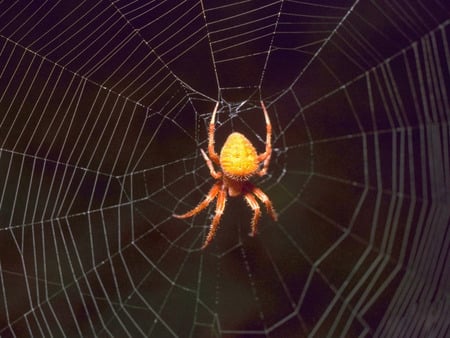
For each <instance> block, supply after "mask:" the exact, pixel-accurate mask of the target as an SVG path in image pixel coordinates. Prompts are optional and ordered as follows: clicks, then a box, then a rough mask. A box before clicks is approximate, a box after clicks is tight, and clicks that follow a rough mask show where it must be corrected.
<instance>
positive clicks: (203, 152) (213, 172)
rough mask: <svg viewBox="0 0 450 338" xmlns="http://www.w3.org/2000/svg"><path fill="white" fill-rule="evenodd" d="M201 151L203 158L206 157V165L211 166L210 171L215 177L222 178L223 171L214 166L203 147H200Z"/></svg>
mask: <svg viewBox="0 0 450 338" xmlns="http://www.w3.org/2000/svg"><path fill="white" fill-rule="evenodd" d="M200 151H201V152H202V155H203V158H204V159H205V162H206V165H207V166H208V168H209V172H210V173H211V176H212V177H214V178H215V179H218V178H221V177H222V173H221V172H217V171H216V170H215V169H214V166H213V164H212V162H211V160H210V159H209V157H208V155H206V153H205V151H204V150H203V149H200Z"/></svg>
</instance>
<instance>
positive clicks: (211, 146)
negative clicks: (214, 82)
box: [208, 101, 220, 164]
mask: <svg viewBox="0 0 450 338" xmlns="http://www.w3.org/2000/svg"><path fill="white" fill-rule="evenodd" d="M217 108H219V102H218V101H217V103H216V106H215V107H214V111H213V113H212V116H211V121H210V122H209V132H208V153H209V157H210V158H211V160H213V161H214V163H216V164H220V161H219V155H217V153H216V151H215V150H214V143H215V142H214V133H215V132H216V113H217Z"/></svg>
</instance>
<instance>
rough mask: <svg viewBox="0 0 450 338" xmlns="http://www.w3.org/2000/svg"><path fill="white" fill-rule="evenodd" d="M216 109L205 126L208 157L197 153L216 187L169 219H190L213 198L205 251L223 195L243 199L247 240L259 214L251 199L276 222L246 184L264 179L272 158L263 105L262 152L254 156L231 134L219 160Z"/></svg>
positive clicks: (271, 211)
mask: <svg viewBox="0 0 450 338" xmlns="http://www.w3.org/2000/svg"><path fill="white" fill-rule="evenodd" d="M218 106H219V102H217V103H216V106H215V108H214V111H213V113H212V117H211V121H210V123H209V132H208V154H209V157H208V155H207V154H206V153H205V151H204V150H203V149H200V151H201V153H202V155H203V158H204V159H205V162H206V165H207V166H208V168H209V171H210V173H211V176H212V177H214V178H215V179H216V183H215V184H214V185H213V186H212V188H211V189H210V190H209V192H208V194H207V195H206V197H205V198H204V199H203V200H202V201H201V202H200V203H199V204H198V205H197V206H196V207H195V208H194V209H192V210H190V211H188V212H186V213H185V214H182V215H177V214H173V217H176V218H188V217H192V216H194V215H196V214H198V213H199V212H201V211H202V210H203V209H205V208H206V207H207V206H208V205H209V204H210V203H211V202H212V201H213V200H214V199H215V198H216V197H217V202H216V210H215V215H214V218H213V220H212V223H211V226H210V229H209V232H208V235H207V236H206V239H205V242H204V244H203V246H202V249H204V248H206V247H207V246H208V244H209V243H210V242H211V241H212V239H213V238H214V235H215V233H216V231H217V228H218V226H219V222H220V218H221V217H222V214H223V211H224V209H225V203H226V201H227V194H228V196H230V197H237V196H240V195H243V196H244V199H245V200H246V202H247V203H248V205H249V206H250V208H251V209H252V210H253V218H252V223H251V232H250V233H249V235H250V236H252V237H253V236H255V235H256V233H257V231H258V220H259V217H260V215H261V210H260V207H259V204H258V202H257V200H256V198H255V196H256V197H257V198H258V199H259V200H260V201H261V202H262V203H264V204H265V206H266V209H267V213H268V214H269V215H270V216H271V218H272V219H273V220H274V221H276V220H277V214H276V212H275V209H274V207H273V205H272V202H271V201H270V199H269V197H267V195H266V194H265V193H264V192H263V191H262V190H261V189H259V188H258V187H256V186H255V185H253V184H252V183H251V182H250V181H249V179H250V178H251V177H252V176H254V175H258V176H264V175H266V173H267V169H268V167H269V163H270V157H271V155H272V145H271V137H272V125H271V124H270V120H269V114H268V113H267V109H266V107H265V105H264V102H263V101H261V107H262V110H263V112H264V118H265V120H266V149H265V151H264V152H263V153H262V154H257V152H256V149H255V147H254V146H253V144H252V143H251V142H250V141H249V140H248V139H247V138H246V137H245V136H244V135H243V134H241V133H238V132H233V133H231V134H230V135H229V136H228V138H227V139H226V141H225V143H224V145H223V147H222V150H221V151H220V156H219V155H218V154H217V153H216V151H215V150H214V133H215V119H216V112H217V108H218ZM213 162H214V163H215V164H216V165H218V166H220V168H221V170H222V171H216V170H215V169H214V165H213ZM261 164H262V165H261Z"/></svg>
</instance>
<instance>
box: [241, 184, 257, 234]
mask: <svg viewBox="0 0 450 338" xmlns="http://www.w3.org/2000/svg"><path fill="white" fill-rule="evenodd" d="M244 198H245V200H246V201H247V203H248V205H249V206H250V208H252V210H253V219H252V224H251V227H252V232H250V233H249V235H250V236H252V237H253V236H255V235H256V233H257V232H258V221H259V217H260V216H261V209H260V208H259V204H258V202H257V201H256V199H255V197H254V196H253V195H252V194H251V193H249V192H248V193H246V194H245V195H244Z"/></svg>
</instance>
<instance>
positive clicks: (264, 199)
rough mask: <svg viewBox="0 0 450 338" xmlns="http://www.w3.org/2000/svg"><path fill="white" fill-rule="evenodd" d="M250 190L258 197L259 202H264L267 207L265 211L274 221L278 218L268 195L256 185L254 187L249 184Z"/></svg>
mask: <svg viewBox="0 0 450 338" xmlns="http://www.w3.org/2000/svg"><path fill="white" fill-rule="evenodd" d="M250 191H251V192H252V193H253V194H255V195H256V197H258V198H259V200H260V201H261V202H263V203H264V205H265V206H266V209H267V213H268V214H269V215H270V217H271V218H272V219H273V220H274V221H276V220H277V219H278V216H277V213H276V211H275V208H274V207H273V205H272V202H271V201H270V199H269V197H268V196H267V195H266V194H265V193H264V192H263V191H262V190H261V189H259V188H258V187H255V186H254V185H253V184H252V185H250Z"/></svg>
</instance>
